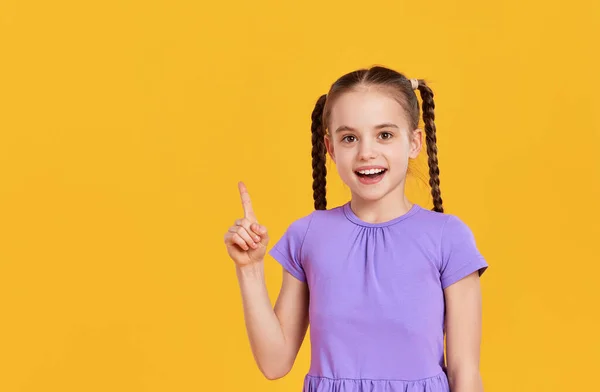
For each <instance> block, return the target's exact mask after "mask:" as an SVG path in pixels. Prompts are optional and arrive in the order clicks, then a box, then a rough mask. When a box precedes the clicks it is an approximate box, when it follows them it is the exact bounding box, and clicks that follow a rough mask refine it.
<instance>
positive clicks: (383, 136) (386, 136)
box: [379, 132, 393, 140]
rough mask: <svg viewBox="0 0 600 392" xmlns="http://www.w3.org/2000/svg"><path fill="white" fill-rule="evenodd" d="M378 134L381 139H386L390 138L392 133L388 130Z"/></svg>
mask: <svg viewBox="0 0 600 392" xmlns="http://www.w3.org/2000/svg"><path fill="white" fill-rule="evenodd" d="M379 136H380V137H381V138H382V139H383V140H388V139H391V138H392V136H393V135H392V134H391V133H389V132H382V133H381V134H380V135H379Z"/></svg>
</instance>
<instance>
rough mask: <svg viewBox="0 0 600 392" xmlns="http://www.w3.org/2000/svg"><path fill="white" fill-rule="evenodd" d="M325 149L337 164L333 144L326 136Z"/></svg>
mask: <svg viewBox="0 0 600 392" xmlns="http://www.w3.org/2000/svg"><path fill="white" fill-rule="evenodd" d="M324 139H325V148H327V152H328V153H329V155H330V156H331V160H332V161H333V163H335V152H334V151H333V142H332V141H331V138H329V136H327V135H325V138H324Z"/></svg>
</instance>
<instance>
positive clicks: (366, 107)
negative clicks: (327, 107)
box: [329, 89, 408, 130]
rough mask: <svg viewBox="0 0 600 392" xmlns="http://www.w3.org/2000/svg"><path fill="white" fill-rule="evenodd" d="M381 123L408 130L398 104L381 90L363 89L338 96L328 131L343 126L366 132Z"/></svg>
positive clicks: (403, 112)
mask: <svg viewBox="0 0 600 392" xmlns="http://www.w3.org/2000/svg"><path fill="white" fill-rule="evenodd" d="M382 123H394V124H396V125H398V127H400V128H401V129H407V128H408V119H407V118H406V113H405V111H404V109H403V108H402V106H401V105H400V103H399V102H398V101H396V100H395V99H394V98H393V96H392V95H391V94H389V93H386V92H384V91H381V90H376V89H364V90H359V91H350V92H346V93H344V94H342V95H340V96H339V97H338V98H337V99H336V100H335V102H334V104H333V106H332V108H331V115H330V117H329V127H330V129H332V130H333V129H336V128H337V127H339V126H342V125H345V126H349V127H352V128H355V129H359V130H368V129H371V128H372V127H374V126H376V125H378V124H382Z"/></svg>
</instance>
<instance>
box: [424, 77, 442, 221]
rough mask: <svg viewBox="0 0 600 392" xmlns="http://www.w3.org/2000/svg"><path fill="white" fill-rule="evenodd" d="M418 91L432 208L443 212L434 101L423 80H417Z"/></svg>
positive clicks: (429, 89) (431, 92)
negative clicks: (421, 105)
mask: <svg viewBox="0 0 600 392" xmlns="http://www.w3.org/2000/svg"><path fill="white" fill-rule="evenodd" d="M419 92H420V93H421V100H422V101H423V122H424V123H425V140H426V142H427V156H428V161H427V163H428V164H429V185H430V186H431V195H432V196H433V210H434V211H437V212H444V207H443V206H442V196H441V191H440V168H439V165H438V157H437V144H436V143H437V138H436V136H435V131H436V129H435V122H434V120H435V112H434V109H435V103H434V102H433V91H432V90H431V88H430V87H429V86H427V84H425V81H424V80H422V79H420V80H419Z"/></svg>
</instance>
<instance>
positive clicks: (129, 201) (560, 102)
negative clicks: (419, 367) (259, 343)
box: [0, 0, 600, 392]
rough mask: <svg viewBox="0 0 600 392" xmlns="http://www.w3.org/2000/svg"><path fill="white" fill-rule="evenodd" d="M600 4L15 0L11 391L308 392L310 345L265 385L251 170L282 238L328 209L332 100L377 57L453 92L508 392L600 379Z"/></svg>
mask: <svg viewBox="0 0 600 392" xmlns="http://www.w3.org/2000/svg"><path fill="white" fill-rule="evenodd" d="M559 3H560V4H559ZM599 4H600V3H599V2H598V1H596V0H572V1H568V2H548V1H542V0H538V1H529V2H523V1H521V0H510V1H503V2H485V1H476V0H469V1H461V2H458V1H445V0H432V1H427V2H423V1H410V2H409V1H380V0H374V1H369V2H359V1H348V0H345V1H325V2H322V1H318V0H310V1H302V2H283V1H258V2H250V1H244V2H242V1H238V2H199V1H188V2H183V1H173V0H170V1H167V0H159V1H114V0H110V1H94V2H89V1H65V0H57V1H24V0H20V1H16V0H2V1H1V2H0V320H1V322H0V391H1V392H17V391H20V392H31V391H40V392H50V391H61V392H67V391H78V392H80V391H103V392H104V391H178V392H179V391H182V392H183V391H241V390H243V391H299V390H300V386H301V382H302V378H303V376H304V374H305V372H306V371H307V369H308V360H309V344H308V342H307V343H306V344H305V345H304V346H303V348H302V350H301V353H300V355H299V357H298V360H297V362H296V367H295V368H294V370H293V371H292V372H291V373H290V374H289V375H288V376H287V377H286V378H284V379H281V380H277V381H273V382H271V381H267V380H265V379H264V378H263V377H262V376H261V374H260V373H259V371H258V369H257V367H256V366H255V364H254V362H253V359H252V356H251V352H250V349H249V345H248V343H247V338H246V332H245V329H244V324H243V315H242V309H241V304H240V297H239V290H238V287H237V281H236V278H235V274H234V269H233V264H232V262H231V261H230V260H229V259H228V258H227V255H226V253H225V248H224V246H223V243H222V238H223V234H224V233H225V230H226V229H227V227H228V226H229V225H230V224H231V223H232V222H233V220H234V219H236V218H237V217H239V216H240V215H241V206H240V204H239V198H238V194H237V188H236V182H237V181H238V180H240V179H241V180H244V181H245V182H246V184H247V186H248V188H249V190H250V192H251V195H252V197H253V201H254V207H255V210H256V212H257V214H258V216H259V218H260V219H261V221H262V222H263V223H265V224H266V225H267V226H268V227H269V229H270V233H271V237H272V243H273V242H274V241H275V240H277V239H278V238H279V236H280V235H281V234H282V233H283V230H284V229H285V228H286V227H287V225H288V224H289V223H290V222H291V221H292V220H294V219H296V218H298V217H299V216H302V215H304V214H307V213H309V212H310V211H311V208H312V196H311V177H310V175H311V169H310V166H311V165H310V113H311V111H312V108H313V104H314V102H315V100H316V99H317V97H318V96H319V95H320V94H322V93H324V92H326V91H327V88H328V87H329V84H330V83H332V82H333V81H334V80H335V79H336V78H337V77H339V76H340V75H342V74H343V73H346V72H348V71H351V70H353V69H355V68H359V67H364V66H370V65H373V64H383V65H387V66H390V67H393V68H395V69H397V70H399V71H402V72H404V73H406V75H407V76H408V77H418V78H426V79H427V80H429V81H430V83H431V86H432V88H433V89H434V92H435V94H436V95H435V99H436V100H435V102H436V105H437V107H436V116H437V126H438V138H439V158H440V168H441V181H442V184H441V189H442V196H443V198H444V203H445V207H446V209H447V211H448V212H450V213H454V214H457V215H459V216H460V217H461V218H462V219H464V220H465V221H466V222H467V223H468V224H469V225H470V226H471V228H472V229H473V231H474V233H475V236H476V238H477V241H478V244H479V247H480V249H481V251H482V252H483V253H484V255H485V256H486V258H487V259H488V261H489V263H490V269H489V271H488V272H487V273H486V275H484V278H483V280H482V285H483V295H484V332H483V339H484V341H483V345H482V362H481V372H482V376H483V379H484V382H485V386H486V391H490V392H495V391H498V392H500V391H502V392H504V391H523V392H525V391H545V392H549V391H576V390H585V391H591V390H593V389H595V388H596V387H598V377H597V372H598V368H599V366H600V363H599V360H598V354H597V353H598V350H600V337H599V333H598V331H600V315H599V314H600V305H598V303H599V301H600V295H599V294H598V288H599V284H598V274H599V273H600V267H599V265H600V257H599V256H598V254H599V253H598V248H597V247H598V235H599V234H600V233H599V232H600V223H599V222H600V213H599V210H600V208H599V204H598V203H599V200H600V164H599V158H598V157H597V156H596V154H598V153H599V152H600V131H599V129H600V120H599V118H600V117H599V116H598V108H599V107H600V100H599V98H598V96H599V94H600V93H599V91H600V82H599V78H598V75H597V71H598V69H600V62H599V60H598V55H597V52H598V24H599V23H600V5H599ZM329 168H330V173H331V175H330V176H329V206H334V205H338V204H341V203H343V202H344V201H345V200H346V198H347V197H348V191H347V189H346V188H345V187H344V186H343V184H341V183H340V181H339V180H338V178H337V173H335V167H333V166H331V164H330V165H329ZM419 184H420V182H418V181H414V180H413V181H411V183H410V189H409V191H410V192H411V197H412V198H413V200H415V201H418V202H421V203H425V204H426V203H428V198H427V189H425V188H424V186H419ZM266 268H267V279H268V288H269V291H270V293H271V294H272V298H273V299H274V298H275V295H276V294H277V291H278V289H279V284H280V280H281V273H280V269H279V267H278V265H277V264H276V263H275V262H274V261H273V260H272V259H269V260H268V261H267V267H266Z"/></svg>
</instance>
